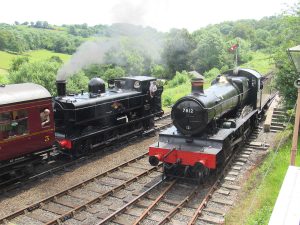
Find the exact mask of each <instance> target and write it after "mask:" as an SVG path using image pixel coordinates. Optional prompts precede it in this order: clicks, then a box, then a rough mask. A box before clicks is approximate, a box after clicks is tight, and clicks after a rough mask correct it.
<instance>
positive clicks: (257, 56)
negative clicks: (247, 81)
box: [239, 51, 274, 75]
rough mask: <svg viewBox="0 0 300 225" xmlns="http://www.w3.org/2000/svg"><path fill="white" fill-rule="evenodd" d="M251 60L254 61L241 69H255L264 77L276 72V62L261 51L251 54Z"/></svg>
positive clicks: (245, 64)
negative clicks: (273, 71)
mask: <svg viewBox="0 0 300 225" xmlns="http://www.w3.org/2000/svg"><path fill="white" fill-rule="evenodd" d="M251 58H252V59H251V60H250V61H248V62H246V63H244V64H242V65H240V66H239V67H242V68H251V69H254V70H256V71H258V72H259V73H261V74H262V75H265V74H267V73H269V72H271V71H272V70H274V61H273V58H272V57H271V56H270V55H268V54H265V53H263V52H261V51H256V52H251Z"/></svg>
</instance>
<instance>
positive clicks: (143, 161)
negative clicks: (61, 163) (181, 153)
mask: <svg viewBox="0 0 300 225" xmlns="http://www.w3.org/2000/svg"><path fill="white" fill-rule="evenodd" d="M161 167H162V166H161V165H159V166H157V167H152V166H150V165H148V157H147V154H142V155H140V156H138V157H136V158H134V159H132V160H130V161H128V162H126V163H123V164H121V165H119V166H117V167H115V168H113V169H110V170H108V171H106V172H104V173H101V174H99V175H97V176H95V177H92V178H90V179H88V180H85V181H84V182H80V183H78V184H76V185H74V186H72V187H70V188H68V189H66V190H63V191H61V192H59V193H56V194H54V195H52V196H49V197H47V198H45V199H42V200H40V201H38V202H36V203H34V204H32V205H30V206H27V207H25V208H23V209H21V210H18V211H16V212H14V213H13V214H11V215H8V216H6V217H4V218H1V219H0V224H7V223H9V222H10V223H16V224H60V223H62V222H64V221H66V220H68V219H70V218H73V219H70V221H69V222H72V220H78V221H81V220H82V219H80V218H83V214H84V212H85V213H89V212H92V211H93V210H96V209H97V207H99V206H102V205H103V204H104V205H105V204H106V205H107V206H110V207H107V210H108V211H109V210H113V208H114V207H118V206H119V204H120V203H119V202H116V201H117V196H121V195H123V196H127V197H128V201H130V199H131V198H134V197H133V195H131V196H129V195H127V194H129V193H133V191H135V192H136V193H139V192H142V191H143V189H144V188H145V187H146V186H147V185H145V184H146V183H149V181H152V182H153V181H154V182H157V183H160V182H162V181H161ZM155 185H156V184H155ZM126 193H127V194H126ZM114 198H115V199H114ZM99 217H101V215H97V216H96V218H98V220H99Z"/></svg>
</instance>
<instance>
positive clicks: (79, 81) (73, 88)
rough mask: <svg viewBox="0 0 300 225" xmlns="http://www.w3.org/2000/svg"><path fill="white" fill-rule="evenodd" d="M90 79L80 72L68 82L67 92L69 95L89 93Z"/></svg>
mask: <svg viewBox="0 0 300 225" xmlns="http://www.w3.org/2000/svg"><path fill="white" fill-rule="evenodd" d="M88 82H89V78H88V77H87V76H85V74H84V72H83V71H80V72H78V73H76V74H74V75H73V76H71V77H69V79H68V80H67V91H68V92H69V93H78V92H79V91H81V90H84V91H87V87H88Z"/></svg>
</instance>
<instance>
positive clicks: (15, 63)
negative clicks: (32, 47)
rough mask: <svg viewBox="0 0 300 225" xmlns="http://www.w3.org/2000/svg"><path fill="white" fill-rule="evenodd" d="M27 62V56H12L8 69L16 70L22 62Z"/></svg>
mask: <svg viewBox="0 0 300 225" xmlns="http://www.w3.org/2000/svg"><path fill="white" fill-rule="evenodd" d="M28 62H29V58H28V57H27V56H24V57H17V58H14V59H13V60H12V63H11V66H10V68H9V71H10V72H14V71H18V70H19V69H20V67H21V66H22V65H23V64H24V63H28Z"/></svg>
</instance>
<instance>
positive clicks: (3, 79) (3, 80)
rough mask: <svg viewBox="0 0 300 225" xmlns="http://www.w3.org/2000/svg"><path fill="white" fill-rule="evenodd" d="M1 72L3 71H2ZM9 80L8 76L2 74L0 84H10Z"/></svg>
mask: <svg viewBox="0 0 300 225" xmlns="http://www.w3.org/2000/svg"><path fill="white" fill-rule="evenodd" d="M0 72H1V71H0ZM8 82H9V81H8V79H7V76H6V74H1V73H0V84H8Z"/></svg>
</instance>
